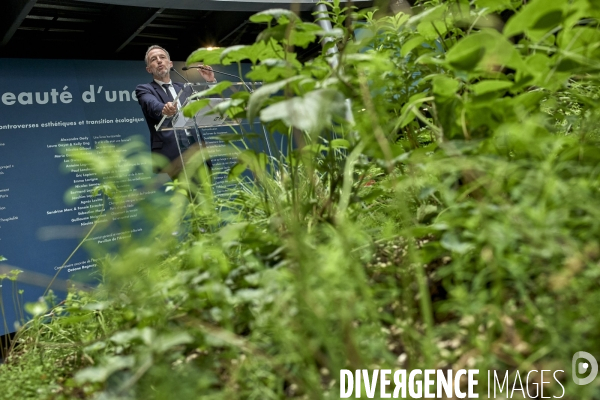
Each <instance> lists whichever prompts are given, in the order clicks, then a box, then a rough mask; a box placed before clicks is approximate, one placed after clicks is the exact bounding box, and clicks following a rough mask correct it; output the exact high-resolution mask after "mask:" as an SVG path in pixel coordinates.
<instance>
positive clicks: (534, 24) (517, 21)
mask: <svg viewBox="0 0 600 400" xmlns="http://www.w3.org/2000/svg"><path fill="white" fill-rule="evenodd" d="M566 3H567V0H553V1H546V0H532V1H529V2H528V3H527V4H526V5H525V6H523V8H522V9H521V10H520V11H519V12H518V13H516V14H515V15H514V16H513V17H511V18H510V19H509V20H508V22H507V23H506V26H505V27H504V35H505V36H506V37H511V36H515V35H518V34H520V33H525V34H527V35H528V36H529V37H530V38H531V39H533V40H536V41H537V40H540V39H541V38H542V37H543V36H544V35H545V34H546V33H547V32H548V31H549V30H550V29H553V28H554V27H556V26H558V25H559V24H560V22H561V20H562V18H563V9H564V7H565V5H566Z"/></svg>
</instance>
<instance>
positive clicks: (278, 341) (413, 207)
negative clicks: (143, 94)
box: [0, 0, 600, 399]
mask: <svg viewBox="0 0 600 400" xmlns="http://www.w3.org/2000/svg"><path fill="white" fill-rule="evenodd" d="M324 4H325V5H326V6H327V7H328V18H329V19H330V20H331V22H332V24H333V25H334V29H333V31H330V32H326V31H323V30H322V29H320V28H319V26H318V25H316V24H313V23H307V22H302V21H300V19H299V18H298V17H297V16H295V14H293V13H291V12H289V11H287V10H270V11H266V12H262V13H258V14H256V15H255V16H253V17H252V21H253V22H255V23H262V24H266V28H265V30H264V32H263V33H262V34H261V35H259V36H258V38H257V41H256V43H255V44H253V45H250V46H235V47H231V48H227V49H218V50H212V51H209V50H207V49H199V50H197V51H196V52H194V53H192V54H191V55H190V57H189V58H188V63H194V62H204V63H207V64H218V63H222V64H231V63H238V64H239V63H241V62H242V61H250V62H251V63H252V71H251V72H250V73H249V74H248V76H249V77H250V78H251V79H255V80H262V81H264V82H265V85H263V86H262V87H261V88H260V89H257V90H256V91H255V92H254V93H252V94H248V93H244V94H240V95H238V96H237V97H236V99H235V100H236V101H235V102H230V103H228V105H229V106H231V108H230V109H229V111H230V112H231V113H232V114H235V115H241V114H245V116H247V117H248V119H250V120H254V118H255V117H258V118H260V120H261V121H262V123H263V124H264V125H265V126H266V127H267V128H268V131H269V132H271V133H272V132H275V131H278V132H281V133H284V134H286V135H288V137H289V141H288V142H289V148H288V149H287V153H286V156H285V157H284V156H281V157H279V158H278V159H269V158H267V157H265V156H264V155H261V154H257V153H255V152H253V151H251V150H248V149H244V150H242V151H240V152H239V157H238V158H239V162H238V163H237V165H236V166H235V167H234V168H233V169H232V171H231V172H230V179H232V180H239V181H238V185H237V186H236V187H234V188H233V189H231V193H230V194H231V196H230V197H228V198H227V199H216V198H215V197H214V196H213V195H212V193H211V191H210V188H209V185H206V184H204V185H202V184H200V187H198V188H194V187H193V185H192V187H189V186H179V185H180V183H175V184H174V185H173V187H174V188H176V190H175V192H176V195H175V196H174V197H173V198H172V199H171V200H170V202H171V203H170V205H169V206H168V207H165V214H164V218H157V219H156V225H155V228H154V229H153V231H152V235H151V236H150V237H148V238H144V239H140V240H138V241H136V240H133V239H132V240H131V241H128V242H126V243H124V245H123V246H122V247H121V249H120V251H119V252H118V254H115V255H113V256H111V257H106V258H104V259H103V261H102V282H101V285H100V286H99V287H98V288H97V289H96V290H94V291H93V292H92V293H83V292H78V291H75V290H74V291H72V292H71V293H70V294H69V297H68V298H67V299H66V300H65V301H64V302H63V303H61V304H60V305H59V306H56V307H52V308H50V309H49V310H47V311H46V310H44V311H41V310H42V309H43V307H41V305H42V303H40V304H38V305H37V306H30V310H31V311H35V312H34V313H38V311H39V312H41V314H42V315H41V316H37V317H35V318H34V319H33V320H32V322H30V323H28V324H27V325H25V327H24V329H23V330H22V331H20V332H19V333H18V335H17V338H16V342H15V343H16V344H17V346H16V347H14V349H13V351H12V352H11V354H10V357H9V358H8V360H7V363H6V364H5V365H3V366H1V367H0V368H1V369H2V371H1V372H2V373H1V374H0V391H1V390H4V389H6V390H7V391H6V392H7V393H11V394H13V396H14V397H13V398H57V399H60V398H115V399H116V398H119V399H121V398H183V399H188V398H189V399H195V398H199V397H201V398H207V399H210V398H214V399H221V398H222V399H231V398H240V399H279V398H309V399H320V398H336V397H337V396H338V395H339V371H340V369H344V368H345V369H351V370H355V369H371V368H389V369H399V368H405V369H415V368H421V369H424V368H431V369H455V370H457V369H461V368H479V369H480V370H499V371H509V373H510V380H511V382H512V379H514V378H515V376H516V374H517V373H518V372H521V374H522V373H523V372H524V371H528V370H532V369H536V370H542V369H546V370H559V369H560V370H563V371H564V374H562V375H560V376H559V378H560V379H561V382H562V383H563V385H564V388H565V393H566V395H565V397H564V398H569V399H592V398H597V397H598V396H599V389H598V386H597V385H593V384H592V385H588V386H578V385H575V384H573V383H572V382H571V380H570V379H569V376H570V374H571V373H572V371H571V370H570V368H571V367H570V360H571V357H572V355H573V354H574V353H575V352H577V351H580V350H584V349H585V351H588V352H590V353H592V354H597V353H598V352H599V351H600V349H599V347H598V340H597V334H596V332H598V330H599V327H600V326H599V325H600V319H599V318H598V317H597V316H596V314H597V313H594V312H590V310H596V309H597V308H598V307H599V306H600V295H598V293H597V290H596V287H597V283H598V279H599V276H600V247H599V245H598V242H597V238H598V237H600V231H599V230H600V225H599V224H598V221H600V218H599V217H600V215H599V213H600V211H598V210H600V202H599V199H600V197H599V196H598V189H599V182H600V180H599V173H600V169H599V168H598V165H599V161H600V152H599V150H598V144H599V136H598V128H597V127H598V121H599V112H598V89H597V88H598V79H599V75H598V73H599V72H600V71H599V65H600V64H599V60H600V54H599V53H598V48H597V43H598V40H597V34H598V17H599V15H598V14H599V11H598V10H599V8H598V7H597V4H596V2H595V1H592V0H574V1H568V0H557V1H555V2H552V4H549V3H548V2H544V1H543V0H533V1H528V2H521V1H516V0H506V1H487V0H475V1H472V2H466V1H426V2H419V5H418V7H416V8H415V9H414V10H413V11H414V13H412V14H411V13H404V12H399V13H396V14H393V15H381V14H382V13H381V12H375V11H373V10H366V11H360V12H359V11H356V10H355V9H353V8H350V7H346V8H344V7H343V5H342V4H341V3H340V2H338V1H334V2H332V3H324ZM503 20H504V21H506V23H505V24H504V22H502V21H503ZM319 40H322V41H323V42H325V46H324V47H325V51H324V52H323V54H322V55H320V56H318V57H315V58H314V59H312V60H308V61H302V62H301V61H299V58H298V56H297V53H296V52H295V49H296V48H298V47H300V48H303V47H306V46H307V45H308V44H310V43H312V42H315V41H319ZM328 50H331V51H328ZM240 69H241V68H240ZM221 111H223V112H227V110H221ZM189 112H192V113H193V109H192V110H189ZM114 154H115V157H117V155H118V154H119V153H116V152H115V153H114ZM134 154H135V153H134ZM80 157H81V161H82V162H86V163H88V164H89V165H90V167H92V168H100V167H102V165H104V166H105V167H107V168H109V170H111V168H110V165H108V166H107V165H105V164H102V161H101V160H99V159H96V158H95V156H94V155H93V154H91V153H85V152H84V153H82V155H80ZM111 162H112V163H113V164H111V165H114V164H118V163H119V162H120V161H119V160H118V157H117V158H115V159H114V160H112V161H111ZM243 170H250V171H251V172H252V174H253V177H254V179H253V180H245V179H242V178H240V176H241V175H240V174H241V171H243ZM202 171H203V168H200V167H199V174H201V175H202V174H203V172H202ZM106 178H107V180H106V181H105V182H104V185H108V186H105V187H106V188H111V187H113V186H111V179H112V178H111V177H110V176H107V177H106ZM198 181H199V182H206V178H205V177H204V179H203V178H202V176H201V178H200V179H199V180H198ZM180 187H183V189H185V190H179V188H180ZM190 191H191V192H192V193H195V195H194V199H193V201H192V202H189V201H188V198H187V196H186V194H187V193H189V192H190ZM106 194H110V195H111V196H116V197H115V198H117V199H118V193H108V192H106ZM216 209H220V210H223V212H216V211H215V210H216ZM175 221H177V222H181V223H182V225H181V226H179V227H178V226H175V225H174V224H175ZM185 226H187V227H190V226H192V227H200V228H202V229H185V228H184V227H185ZM177 229H181V231H182V232H185V234H183V237H179V238H178V237H175V236H173V235H172V232H173V231H175V230H177ZM36 310H37V311H36ZM17 377H18V378H17ZM15 382H19V385H18V386H19V391H16V389H15ZM482 390H485V389H482ZM545 393H546V394H548V393H550V394H551V395H555V396H559V395H560V393H561V389H560V387H558V385H555V386H550V387H548V388H547V391H546V392H545ZM482 395H483V392H482Z"/></svg>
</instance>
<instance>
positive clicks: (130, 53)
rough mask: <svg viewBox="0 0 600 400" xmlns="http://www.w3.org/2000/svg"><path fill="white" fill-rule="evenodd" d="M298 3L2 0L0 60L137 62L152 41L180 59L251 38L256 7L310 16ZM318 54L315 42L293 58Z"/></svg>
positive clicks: (310, 5)
mask: <svg viewBox="0 0 600 400" xmlns="http://www.w3.org/2000/svg"><path fill="white" fill-rule="evenodd" d="M301 1H302V2H301V3H296V4H292V3H278V2H274V1H263V2H258V1H223V0H221V1H218V0H212V1H211V0H2V12H0V58H42V59H94V60H139V59H143V57H144V54H145V51H146V49H147V48H148V47H149V46H150V45H153V44H158V45H161V46H163V47H165V48H166V49H168V50H169V53H170V54H171V59H172V60H185V59H186V58H187V57H188V55H189V54H190V53H191V52H192V51H194V50H195V49H197V48H199V47H208V46H213V47H214V46H218V47H225V46H232V45H238V44H250V43H253V42H254V40H255V39H256V36H257V35H258V33H260V32H261V31H262V30H263V29H264V28H265V27H266V25H265V24H255V23H250V22H249V21H248V18H249V17H250V16H251V15H253V14H255V13H256V12H258V11H261V10H265V9H269V8H286V9H290V8H291V9H293V10H295V11H297V12H299V13H300V16H301V18H302V19H303V20H304V21H312V20H314V17H313V15H312V13H313V10H314V7H315V5H316V3H317V0H301ZM395 1H396V2H401V3H402V2H403V1H404V0H395ZM372 3H373V2H372V1H364V0H361V1H355V2H354V3H353V4H354V5H356V6H359V7H367V6H371V5H372ZM318 51H319V45H318V44H315V45H313V46H311V47H309V48H307V49H306V50H304V51H302V53H301V54H300V56H301V58H309V57H311V55H314V54H316V53H317V52H318Z"/></svg>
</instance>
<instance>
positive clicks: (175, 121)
mask: <svg viewBox="0 0 600 400" xmlns="http://www.w3.org/2000/svg"><path fill="white" fill-rule="evenodd" d="M210 86H212V85H210V84H206V83H187V84H185V85H184V88H183V89H182V90H181V91H180V92H179V93H178V94H177V98H176V99H175V100H174V101H175V102H177V103H178V112H177V113H176V114H175V115H174V116H173V117H163V118H162V120H161V121H160V122H159V123H158V125H156V127H155V128H156V130H157V131H161V132H166V131H169V132H170V133H171V132H172V134H173V135H174V137H175V139H176V142H177V148H178V150H179V159H177V160H174V161H173V162H172V168H171V169H170V170H169V175H170V176H171V178H174V177H175V176H179V178H180V179H185V180H186V182H188V183H189V179H190V178H191V174H189V173H188V170H187V169H186V164H187V163H186V160H189V158H190V156H191V155H192V154H193V153H194V152H196V151H198V150H199V149H200V148H204V149H205V151H203V152H202V157H203V161H204V162H206V163H207V164H208V165H209V166H210V167H211V171H212V174H211V175H212V180H213V182H212V184H213V192H214V193H215V195H217V196H218V195H220V194H222V193H223V191H224V189H225V185H226V184H227V173H228V172H229V169H230V168H231V167H232V166H233V165H235V163H236V162H237V154H236V151H239V147H238V148H236V147H234V146H231V145H228V144H227V142H226V141H223V140H221V139H220V137H221V136H222V135H227V136H228V137H229V138H231V135H236V137H237V138H238V139H239V140H241V141H242V142H243V143H241V147H243V148H255V150H258V151H265V152H266V153H267V155H268V156H269V157H272V155H273V154H272V152H271V145H270V140H269V136H268V134H267V132H266V130H265V129H264V127H262V125H261V124H260V123H258V125H257V126H259V127H260V128H259V129H260V130H261V135H262V136H264V143H265V144H266V145H265V146H260V147H262V148H260V149H256V147H257V146H255V145H252V144H251V143H250V141H249V140H248V139H249V137H247V135H246V132H245V131H246V130H245V129H244V127H243V125H246V123H247V121H246V120H245V119H242V118H235V119H234V118H230V117H227V116H222V115H221V113H219V110H218V107H219V106H220V105H221V106H224V105H225V104H222V103H223V102H225V101H230V100H231V99H232V95H233V94H234V93H236V92H239V91H245V90H246V91H247V90H250V88H249V87H248V85H247V84H246V83H244V82H237V83H231V85H230V86H229V87H228V88H227V89H225V90H223V91H222V92H221V93H220V94H219V95H218V97H216V96H215V95H214V94H211V90H210ZM200 101H202V102H203V103H206V104H205V105H204V106H203V107H201V108H200V109H199V110H198V111H197V112H196V113H195V115H194V116H193V117H186V116H185V115H184V114H183V108H184V107H186V106H188V105H191V104H193V103H194V102H200ZM254 136H255V135H254Z"/></svg>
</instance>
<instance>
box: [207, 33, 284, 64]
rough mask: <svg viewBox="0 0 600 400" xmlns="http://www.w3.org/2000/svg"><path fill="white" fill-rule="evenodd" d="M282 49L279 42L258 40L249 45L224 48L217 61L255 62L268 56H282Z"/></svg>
mask: <svg viewBox="0 0 600 400" xmlns="http://www.w3.org/2000/svg"><path fill="white" fill-rule="evenodd" d="M283 57H284V51H283V48H282V47H281V45H280V44H279V43H277V42H276V41H275V40H273V39H270V40H269V41H267V42H265V41H260V42H256V43H253V44H251V45H238V46H231V47H228V48H227V49H225V50H224V51H223V52H222V53H221V56H220V58H219V62H222V63H223V64H224V65H228V64H231V63H234V62H235V63H237V62H240V61H243V60H250V61H251V62H252V64H256V63H257V62H258V61H259V60H264V59H269V58H283Z"/></svg>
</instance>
